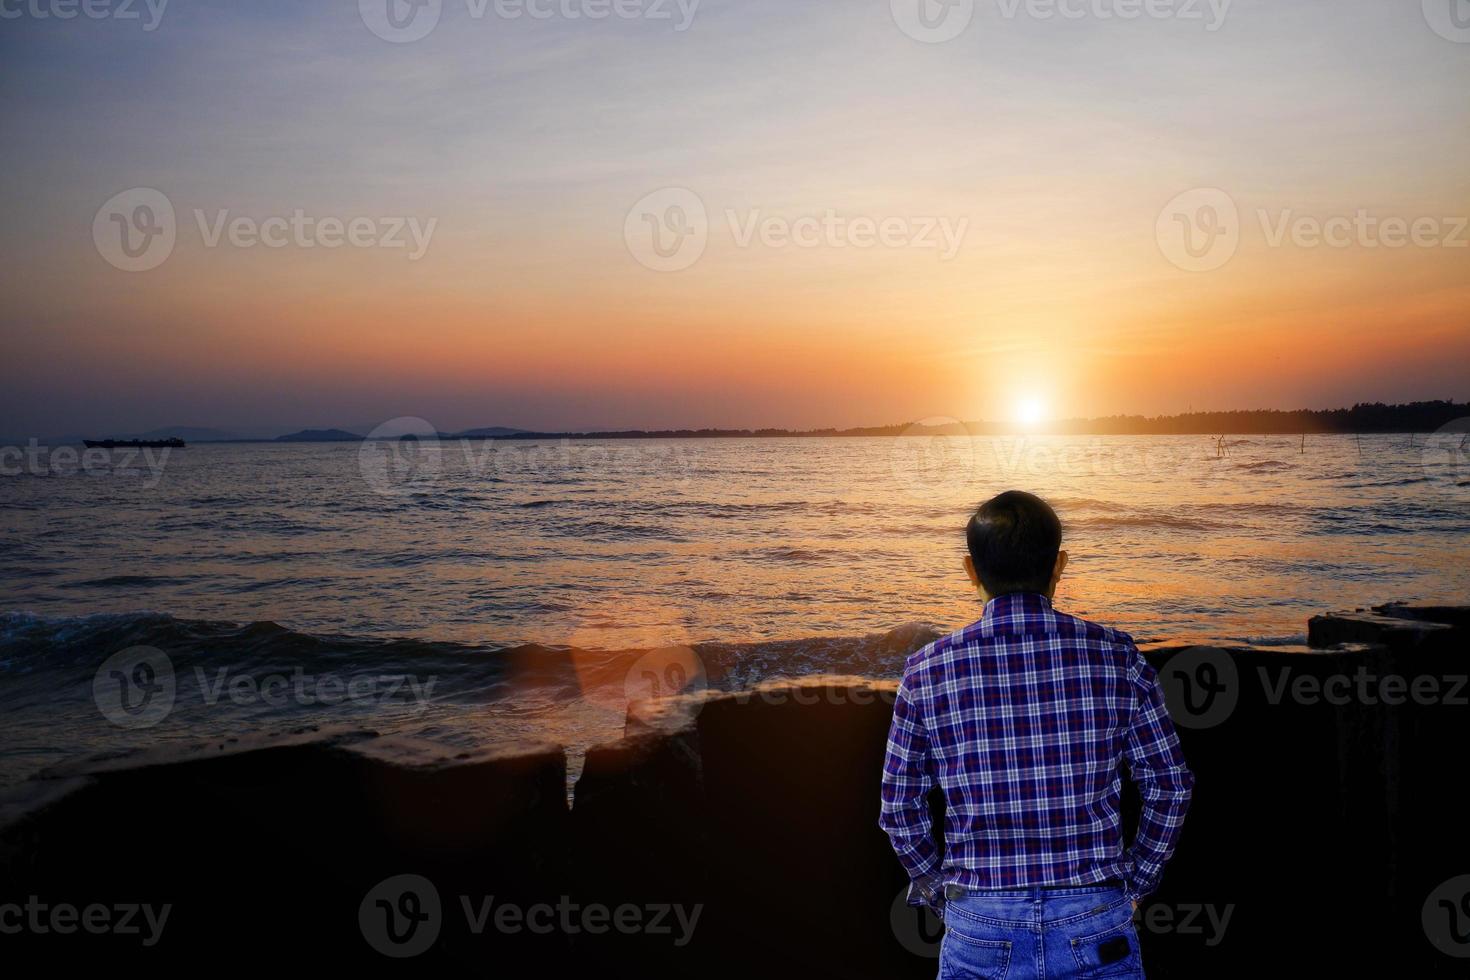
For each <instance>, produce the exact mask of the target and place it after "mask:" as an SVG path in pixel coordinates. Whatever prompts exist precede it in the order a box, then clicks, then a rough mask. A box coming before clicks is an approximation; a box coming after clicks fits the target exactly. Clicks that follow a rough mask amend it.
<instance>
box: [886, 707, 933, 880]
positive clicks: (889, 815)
mask: <svg viewBox="0 0 1470 980" xmlns="http://www.w3.org/2000/svg"><path fill="white" fill-rule="evenodd" d="M933 786H934V759H933V756H932V755H931V754H930V751H929V733H928V732H927V731H926V730H925V728H924V720H923V717H922V715H921V714H920V712H919V709H918V706H917V705H916V704H915V703H914V701H913V698H912V696H911V694H910V691H909V687H908V682H907V679H905V681H904V682H903V683H901V684H899V686H898V697H897V698H896V699H895V700H894V703H893V724H892V725H891V726H890V727H889V730H888V753H887V756H886V758H885V759H884V761H883V805H882V809H881V811H880V813H879V817H878V825H879V826H880V827H882V828H883V831H884V833H886V834H887V835H888V838H889V840H890V841H892V843H893V850H894V853H895V854H897V855H898V860H899V862H900V863H901V864H902V865H903V867H904V870H905V871H907V872H908V875H909V879H910V880H911V881H912V882H913V885H912V887H911V888H910V889H909V904H910V905H934V904H935V903H934V901H933V897H934V895H935V894H936V892H937V890H938V886H939V884H940V883H939V877H940V860H939V849H938V847H937V846H936V845H935V843H934V834H933V829H932V827H931V826H930V821H929V791H930V790H931V789H932V788H933Z"/></svg>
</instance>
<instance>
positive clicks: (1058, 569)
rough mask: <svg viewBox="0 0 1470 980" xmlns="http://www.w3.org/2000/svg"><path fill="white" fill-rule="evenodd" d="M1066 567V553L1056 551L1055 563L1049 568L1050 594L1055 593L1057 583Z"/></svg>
mask: <svg viewBox="0 0 1470 980" xmlns="http://www.w3.org/2000/svg"><path fill="white" fill-rule="evenodd" d="M1066 569H1067V553H1066V552H1065V551H1058V552H1057V563H1056V564H1055V565H1053V566H1052V570H1051V594H1052V595H1056V592H1057V583H1058V582H1060V581H1061V580H1062V572H1064V571H1066Z"/></svg>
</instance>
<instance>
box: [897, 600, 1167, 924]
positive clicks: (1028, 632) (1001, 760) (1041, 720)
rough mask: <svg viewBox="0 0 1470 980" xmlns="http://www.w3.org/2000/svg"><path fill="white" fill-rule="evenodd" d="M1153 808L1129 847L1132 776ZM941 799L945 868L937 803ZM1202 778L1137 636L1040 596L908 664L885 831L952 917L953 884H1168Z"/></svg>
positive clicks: (924, 900) (1135, 893) (999, 607)
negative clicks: (1124, 796) (1126, 790)
mask: <svg viewBox="0 0 1470 980" xmlns="http://www.w3.org/2000/svg"><path fill="white" fill-rule="evenodd" d="M1124 765H1126V766H1127V767H1128V770H1129V772H1130V773H1131V774H1132V777H1133V780H1134V782H1135V783H1136V784H1137V785H1138V788H1139V792H1140V794H1141V796H1142V801H1143V809H1142V814H1141V816H1140V818H1139V824H1138V833H1137V835H1136V838H1135V840H1134V841H1133V844H1132V846H1131V847H1129V848H1128V849H1127V850H1125V849H1124V847H1123V840H1122V827H1121V820H1120V816H1119V807H1118V803H1119V796H1120V793H1121V790H1122V767H1123V766H1124ZM936 781H937V782H938V784H939V785H940V786H941V787H942V788H943V790H944V798H945V802H946V804H947V810H948V816H947V817H946V820H945V835H944V837H945V855H944V860H943V863H942V865H941V862H940V858H939V854H938V850H937V848H936V847H935V843H934V839H933V836H932V835H931V833H930V826H929V808H928V802H927V798H928V795H929V791H930V789H931V788H932V787H933V786H934V784H935V782H936ZM1193 785H1194V777H1193V776H1192V775H1191V774H1190V772H1189V769H1188V768H1186V767H1185V764H1184V756H1183V755H1182V754H1181V753H1180V751H1179V739H1178V737H1177V736H1176V735H1175V734H1174V726H1173V724H1172V723H1171V722H1170V720H1169V715H1168V712H1167V711H1166V710H1165V708H1164V696H1163V691H1162V690H1161V689H1160V687H1159V683H1158V678H1157V676H1156V674H1155V672H1154V669H1153V667H1151V666H1150V665H1149V663H1148V661H1146V660H1145V659H1144V658H1143V655H1142V654H1140V653H1139V652H1138V648H1137V647H1136V646H1134V644H1133V638H1132V637H1130V636H1129V635H1128V634H1127V633H1122V632H1119V631H1118V630H1112V629H1107V628H1106V627H1103V626H1098V625H1096V624H1094V623H1089V622H1087V621H1086V620H1082V619H1078V618H1076V617H1074V616H1068V615H1065V614H1063V613H1059V612H1057V611H1056V610H1055V609H1053V608H1052V604H1051V602H1050V600H1048V599H1047V598H1046V597H1045V596H1042V595H1039V594H1035V593H1014V594H1010V595H1003V596H1000V597H998V598H995V599H992V600H991V601H990V602H989V603H987V604H986V606H985V613H984V615H983V616H982V618H981V619H980V620H979V621H978V622H976V623H973V624H971V625H970V626H967V627H965V628H964V629H962V630H960V631H959V632H957V633H953V634H951V635H949V636H947V637H944V638H943V639H940V640H936V641H935V642H933V643H931V644H929V645H928V646H926V647H924V648H923V649H921V650H919V651H918V652H916V653H914V654H913V655H912V656H910V657H909V658H908V662H907V663H906V664H905V665H904V675H903V683H902V684H900V685H899V689H898V698H897V701H896V702H895V703H894V708H893V725H892V728H891V729H890V730H889V735H888V757H887V759H886V760H885V761H884V765H883V807H882V814H881V816H880V819H879V823H880V825H881V826H882V828H883V830H884V831H885V832H886V833H887V834H888V836H889V838H891V839H892V841H893V849H894V850H895V851H896V852H897V853H898V858H899V860H900V861H901V862H902V863H903V866H904V868H905V869H906V870H907V871H908V873H909V877H910V878H911V879H912V880H913V882H914V887H913V888H912V889H911V890H910V893H909V902H910V904H913V905H919V904H928V905H933V906H935V907H936V909H937V908H938V906H939V905H941V904H942V902H939V901H936V900H935V897H936V896H937V895H938V894H941V893H942V891H943V885H946V884H955V885H960V886H962V887H965V888H977V889H1000V888H1028V887H1047V886H1062V885H1091V884H1097V883H1100V882H1104V881H1110V880H1115V879H1116V880H1119V881H1121V882H1123V884H1124V887H1125V890H1126V891H1127V892H1128V894H1129V897H1131V898H1134V899H1138V898H1141V897H1142V896H1144V895H1147V894H1148V893H1149V892H1151V891H1153V889H1154V888H1155V886H1156V885H1157V884H1158V879H1159V875H1160V873H1161V872H1162V871H1163V868H1164V862H1166V861H1167V860H1169V856H1170V855H1171V854H1172V853H1173V852H1174V845H1175V842H1176V840H1177V838H1178V835H1179V829H1180V827H1181V826H1182V825H1183V823H1184V814H1185V811H1186V810H1187V809H1188V808H1189V795H1190V789H1191V787H1192V786H1193Z"/></svg>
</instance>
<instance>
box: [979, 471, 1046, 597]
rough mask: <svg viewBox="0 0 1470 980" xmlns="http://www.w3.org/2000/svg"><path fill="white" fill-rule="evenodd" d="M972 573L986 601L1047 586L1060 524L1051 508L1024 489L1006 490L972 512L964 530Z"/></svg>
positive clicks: (1041, 590)
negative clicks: (989, 598) (975, 576)
mask: <svg viewBox="0 0 1470 980" xmlns="http://www.w3.org/2000/svg"><path fill="white" fill-rule="evenodd" d="M965 543H966V544H967V545H968V546H969V548H970V560H971V561H973V562H974V563H975V574H976V575H978V576H979V577H980V584H981V585H983V586H985V591H986V593H987V594H988V595H990V596H991V597H992V598H993V597H995V596H999V595H1006V594H1007V593H1011V592H1040V593H1042V594H1045V593H1046V591H1047V590H1048V589H1049V588H1050V587H1051V573H1052V570H1053V569H1054V568H1055V567H1056V563H1057V552H1059V551H1061V550H1062V522H1061V521H1060V520H1059V519H1058V518H1057V512H1056V511H1054V510H1052V509H1051V505H1050V504H1048V503H1047V502H1046V501H1045V500H1042V499H1041V498H1040V497H1038V496H1036V495H1035V494H1030V493H1026V492H1025V491H1024V490H1007V491H1006V492H1005V493H1001V494H997V495H996V496H994V497H991V498H990V499H989V500H987V501H985V503H983V504H981V505H980V506H979V507H978V508H976V510H975V515H974V516H973V517H971V518H970V523H969V524H968V525H966V526H965Z"/></svg>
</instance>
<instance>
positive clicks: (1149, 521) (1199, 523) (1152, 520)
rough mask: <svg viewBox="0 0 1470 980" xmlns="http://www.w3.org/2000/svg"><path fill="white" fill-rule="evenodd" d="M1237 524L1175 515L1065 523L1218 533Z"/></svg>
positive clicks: (1086, 527)
mask: <svg viewBox="0 0 1470 980" xmlns="http://www.w3.org/2000/svg"><path fill="white" fill-rule="evenodd" d="M1239 526H1240V525H1238V524H1230V523H1227V522H1223V521H1212V520H1206V519H1204V518H1199V517H1180V516H1178V515H1176V514H1121V515H1116V516H1108V517H1077V518H1073V519H1072V520H1070V521H1068V522H1067V527H1068V528H1069V529H1072V530H1090V531H1106V530H1116V529H1119V528H1143V529H1158V530H1163V531H1219V530H1229V529H1233V528H1238V527H1239Z"/></svg>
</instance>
